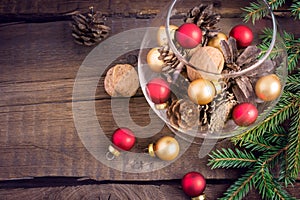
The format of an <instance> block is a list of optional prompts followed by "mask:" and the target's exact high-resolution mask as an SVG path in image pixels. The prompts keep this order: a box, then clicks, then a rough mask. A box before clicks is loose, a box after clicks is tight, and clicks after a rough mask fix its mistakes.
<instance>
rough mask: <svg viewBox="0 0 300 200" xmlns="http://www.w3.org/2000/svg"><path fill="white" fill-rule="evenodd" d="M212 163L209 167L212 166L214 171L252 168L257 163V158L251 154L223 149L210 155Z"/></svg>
mask: <svg viewBox="0 0 300 200" xmlns="http://www.w3.org/2000/svg"><path fill="white" fill-rule="evenodd" d="M210 158H211V161H212V162H210V163H209V164H208V165H211V168H212V169H215V168H220V167H224V168H230V167H234V168H242V167H250V166H252V165H253V164H254V163H255V162H257V160H256V158H255V156H254V155H253V154H252V153H251V152H246V151H240V150H239V149H235V152H234V151H233V150H231V149H222V151H219V150H217V151H216V152H212V154H211V155H210Z"/></svg>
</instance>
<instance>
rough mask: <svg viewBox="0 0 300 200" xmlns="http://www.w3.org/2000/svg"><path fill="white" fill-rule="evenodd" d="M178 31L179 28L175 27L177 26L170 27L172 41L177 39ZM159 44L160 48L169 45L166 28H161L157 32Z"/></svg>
mask: <svg viewBox="0 0 300 200" xmlns="http://www.w3.org/2000/svg"><path fill="white" fill-rule="evenodd" d="M177 29H178V27H177V26H175V25H170V26H169V31H170V36H171V39H174V38H175V32H176V30H177ZM157 43H158V46H163V45H166V44H168V43H169V42H168V38H167V33H166V27H165V26H160V27H159V29H158V31H157Z"/></svg>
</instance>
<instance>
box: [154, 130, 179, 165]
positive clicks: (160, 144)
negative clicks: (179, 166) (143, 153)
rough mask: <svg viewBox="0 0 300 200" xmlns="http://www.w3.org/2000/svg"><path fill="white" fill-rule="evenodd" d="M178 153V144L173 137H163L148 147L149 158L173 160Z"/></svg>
mask: <svg viewBox="0 0 300 200" xmlns="http://www.w3.org/2000/svg"><path fill="white" fill-rule="evenodd" d="M179 151H180V147H179V143H178V142H177V140H176V139H175V138H174V137H171V136H164V137H162V138H160V139H159V140H158V141H157V142H156V143H155V144H153V143H151V144H149V146H148V152H149V154H150V156H152V157H155V156H157V157H158V158H160V159H161V160H164V161H171V160H174V159H175V158H176V157H177V156H178V154H179Z"/></svg>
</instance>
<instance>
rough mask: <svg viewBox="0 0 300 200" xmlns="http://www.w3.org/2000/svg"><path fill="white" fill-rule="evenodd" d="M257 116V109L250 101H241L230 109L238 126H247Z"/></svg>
mask: <svg viewBox="0 0 300 200" xmlns="http://www.w3.org/2000/svg"><path fill="white" fill-rule="evenodd" d="M257 116H258V110H257V108H256V107H255V106H254V105H253V104H252V103H241V104H238V105H236V106H235V107H234V108H233V111H232V118H233V121H234V122H235V123H236V124H237V125H238V126H249V125H251V124H253V123H254V122H255V121H256V119H257Z"/></svg>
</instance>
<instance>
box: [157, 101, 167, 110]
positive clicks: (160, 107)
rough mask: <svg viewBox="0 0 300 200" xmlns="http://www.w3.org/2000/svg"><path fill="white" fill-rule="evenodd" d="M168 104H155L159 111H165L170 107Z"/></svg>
mask: <svg viewBox="0 0 300 200" xmlns="http://www.w3.org/2000/svg"><path fill="white" fill-rule="evenodd" d="M168 105H169V104H168V102H165V103H161V104H155V108H156V109H157V110H164V109H166V108H167V107H168Z"/></svg>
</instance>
